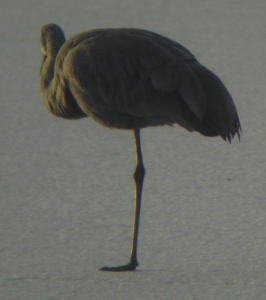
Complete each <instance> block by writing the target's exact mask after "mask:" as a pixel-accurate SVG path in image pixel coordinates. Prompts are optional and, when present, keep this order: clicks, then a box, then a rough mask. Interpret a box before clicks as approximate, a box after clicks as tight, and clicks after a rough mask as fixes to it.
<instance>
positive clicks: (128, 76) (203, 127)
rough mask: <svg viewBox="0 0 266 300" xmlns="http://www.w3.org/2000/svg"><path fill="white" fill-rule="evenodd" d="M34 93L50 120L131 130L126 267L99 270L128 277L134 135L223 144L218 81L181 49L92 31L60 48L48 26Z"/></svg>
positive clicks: (123, 32) (126, 32)
mask: <svg viewBox="0 0 266 300" xmlns="http://www.w3.org/2000/svg"><path fill="white" fill-rule="evenodd" d="M41 51H42V54H43V61H42V65H41V72H40V87H41V92H42V95H43V99H44V103H45V105H46V106H47V108H48V110H49V111H50V112H51V113H53V114H55V115H56V116H58V117H62V118H65V119H79V118H84V117H87V116H90V117H92V118H93V119H94V120H95V121H97V122H99V123H101V124H102V125H104V126H107V127H111V128H118V129H132V130H133V131H134V134H135V139H136V151H137V167H136V172H135V174H134V178H135V181H136V212H135V218H136V219H135V222H134V226H135V227H134V239H133V247H132V255H131V259H130V262H129V264H127V265H124V266H120V267H113V268H112V267H111V268H108V267H106V268H103V270H106V271H125V270H135V268H136V266H137V235H138V226H139V215H140V202H141V190H142V184H143V179H144V173H145V170H144V165H143V161H142V155H141V148H140V129H141V128H145V127H147V126H158V125H173V124H175V123H177V124H179V125H181V126H182V127H184V128H186V129H187V130H189V131H198V132H200V133H201V134H203V135H205V136H221V137H222V138H223V139H224V140H228V141H229V142H230V141H231V139H232V138H233V137H234V136H235V134H237V135H238V137H239V136H240V122H239V118H238V114H237V111H236V108H235V105H234V103H233V100H232V98H231V96H230V94H229V92H228V91H227V89H226V88H225V86H224V85H223V83H222V82H221V80H220V79H219V78H218V77H217V76H216V75H215V74H214V73H213V72H211V71H210V70H208V69H207V68H205V67H204V66H202V65H201V64H200V63H199V62H198V61H197V60H196V58H195V57H194V55H193V54H192V53H191V52H190V51H188V50H187V49H186V48H185V47H183V46H182V45H180V44H179V43H177V42H174V41H172V40H170V39H168V38H166V37H163V36H161V35H159V34H156V33H153V32H150V31H147V30H141V29H96V30H91V31H87V32H84V33H80V34H77V35H75V36H74V37H72V38H70V39H69V40H67V41H65V37H64V33H63V31H62V29H61V28H60V27H59V26H58V25H55V24H48V25H45V26H43V28H42V30H41Z"/></svg>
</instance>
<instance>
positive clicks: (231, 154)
mask: <svg viewBox="0 0 266 300" xmlns="http://www.w3.org/2000/svg"><path fill="white" fill-rule="evenodd" d="M0 8H1V9H0V23H1V26H0V43H1V51H0V76H1V77H0V78H1V79H0V93H1V100H0V101H1V109H0V114H1V118H0V122H1V124H0V126H1V136H0V138H1V140H0V143H1V148H0V151H1V160H0V163H1V174H0V175H1V177H0V180H1V190H0V193H1V194H0V197H1V200H0V299H1V300H13V299H19V300H22V299H23V300H24V299H25V300H29V299H34V300H36V299H41V300H46V299H56V300H57V299H111V300H112V299H113V300H117V299H121V300H127V299H134V300H135V299H145V300H147V299H167V300H168V299H178V300H179V299H180V300H200V299H201V300H214V299H215V300H221V299H223V300H238V299H239V300H240V299H241V300H243V299H244V300H247V299H254V300H255V299H256V300H263V299H265V298H266V199H265V198H266V197H265V196H266V182H265V171H266V165H265V158H266V153H265V149H266V104H265V91H266V87H265V71H266V63H265V62H266V55H265V54H266V35H265V28H266V21H265V13H266V2H265V0H252V1H250V0H235V1H229V0H224V1H218V0H215V1H213V0H205V1H199V0H175V1H174V0H170V1H166V0H141V1H132V0H123V1H122V0H121V1H119V0H105V1H104V0H95V1H92V0H86V1H85V0H77V1H70V0H67V1H66V0H45V1H37V0H31V1H30V0H23V1H19V0H1V4H0ZM49 22H55V23H58V24H59V25H61V26H62V27H63V29H64V30H65V32H66V35H67V36H69V35H72V34H75V33H78V32H80V31H83V30H87V29H92V28H97V27H139V28H146V29H150V30H153V31H156V32H158V33H161V34H164V35H166V36H169V37H171V38H173V39H175V40H177V41H179V42H180V43H182V44H183V45H185V46H186V47H187V48H189V49H190V50H191V51H192V52H193V53H194V54H195V55H196V56H197V58H198V59H199V60H200V61H201V62H202V63H203V64H205V65H206V66H208V67H209V68H210V69H212V70H213V71H215V72H216V73H217V74H218V75H219V76H220V77H221V78H222V80H223V81H224V83H225V84H226V86H227V87H228V89H229V90H230V91H231V93H232V95H233V97H234V99H235V102H236V105H237V107H238V111H239V115H240V117H241V121H242V127H243V137H242V140H241V142H240V143H238V142H237V141H235V142H233V143H232V144H231V145H230V144H227V143H225V142H224V141H223V140H221V139H219V138H205V137H202V136H200V135H199V134H197V133H193V134H192V133H188V132H186V131H185V130H183V129H182V128H180V127H178V126H175V127H173V128H170V127H161V128H149V129H146V130H143V135H142V138H143V139H142V140H143V151H144V159H145V165H146V170H147V176H146V178H145V184H144V195H143V210H142V216H141V229H140V230H141V231H140V243H139V260H140V267H139V271H138V272H135V273H102V272H99V271H97V270H98V268H99V267H101V266H103V265H118V264H123V263H125V262H126V261H127V259H128V255H129V247H130V241H131V217H132V213H133V181H132V173H133V171H134V164H135V162H134V147H133V146H134V145H133V138H132V134H131V133H130V132H128V131H118V130H110V129H106V128H103V127H101V126H99V125H98V124H96V123H94V122H93V121H92V120H88V119H84V120H82V121H64V120H61V119H57V118H55V117H53V116H52V115H50V114H48V112H47V111H46V109H45V107H44V106H43V105H42V102H41V97H40V95H39V90H38V74H39V65H40V52H39V30H40V27H41V25H43V24H45V23H49Z"/></svg>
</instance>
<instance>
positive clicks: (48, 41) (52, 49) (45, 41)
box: [40, 23, 65, 55]
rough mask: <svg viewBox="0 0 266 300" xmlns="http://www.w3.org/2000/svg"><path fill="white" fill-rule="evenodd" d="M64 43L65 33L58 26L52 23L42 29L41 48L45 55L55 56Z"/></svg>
mask: <svg viewBox="0 0 266 300" xmlns="http://www.w3.org/2000/svg"><path fill="white" fill-rule="evenodd" d="M64 42H65V35H64V32H63V30H62V29H61V28H60V27H59V26H58V25H56V24H53V23H50V24H46V25H44V26H43V27H42V28H41V37H40V46H41V52H42V54H43V55H55V54H56V53H57V52H58V50H59V49H60V48H61V46H62V44H63V43H64Z"/></svg>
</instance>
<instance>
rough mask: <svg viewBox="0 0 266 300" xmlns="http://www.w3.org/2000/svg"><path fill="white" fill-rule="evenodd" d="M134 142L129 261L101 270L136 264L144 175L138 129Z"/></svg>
mask: <svg viewBox="0 0 266 300" xmlns="http://www.w3.org/2000/svg"><path fill="white" fill-rule="evenodd" d="M134 136H135V144H136V153H137V166H136V170H135V173H134V179H135V186H136V192H135V216H134V225H133V241H132V248H131V256H130V259H129V263H128V264H126V265H122V266H118V267H103V268H101V269H100V270H101V271H114V272H123V271H135V270H136V267H137V266H138V260H137V248H138V232H139V219H140V209H141V195H142V187H143V180H144V176H145V168H144V164H143V159H142V153H141V144H140V129H134Z"/></svg>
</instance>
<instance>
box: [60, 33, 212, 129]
mask: <svg viewBox="0 0 266 300" xmlns="http://www.w3.org/2000/svg"><path fill="white" fill-rule="evenodd" d="M191 64H198V63H197V61H196V59H195V58H194V56H193V55H192V54H191V53H190V52H189V51H188V50H186V49H185V48H184V47H183V46H181V45H179V44H177V43H175V42H173V41H171V40H169V39H167V38H163V37H161V36H159V35H156V34H153V33H150V32H148V33H147V34H144V33H143V32H141V33H140V32H134V31H132V32H131V33H129V32H121V33H120V34H114V33H112V32H110V33H109V34H106V35H104V34H102V35H99V37H95V36H94V37H92V36H90V37H87V38H84V39H83V40H81V42H79V43H78V44H77V45H75V47H73V48H72V49H71V50H69V51H68V54H67V56H66V59H65V61H64V74H65V76H66V77H67V78H68V80H69V82H70V86H71V87H72V90H73V91H74V93H76V95H75V96H76V98H77V99H80V103H79V104H80V105H81V107H82V106H83V107H85V106H86V105H89V107H90V108H89V109H91V110H95V112H98V113H100V112H101V111H103V110H108V111H117V112H120V113H121V114H123V113H124V114H128V115H132V116H135V117H143V118H145V117H147V118H148V117H149V118H153V117H156V116H158V117H160V115H161V117H162V118H163V117H165V118H167V117H169V120H170V119H171V118H172V119H173V123H174V122H178V123H180V122H181V123H182V122H183V121H182V120H181V119H183V117H184V116H181V115H180V116H179V115H178V114H182V110H184V109H187V110H189V111H190V113H192V114H194V116H195V117H196V118H197V119H199V120H201V119H202V118H203V116H204V113H205V110H206V99H205V95H204V91H203V89H202V87H201V84H200V82H199V80H198V78H197V75H195V74H194V72H193V71H192V69H191V67H190V65H191ZM174 119H176V120H174ZM179 119H180V122H179ZM170 123H171V121H170ZM181 125H182V124H181ZM183 125H184V124H183ZM185 127H186V126H185Z"/></svg>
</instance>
